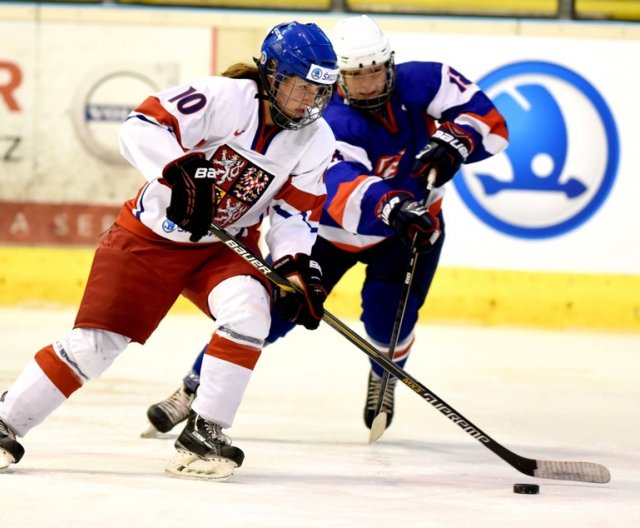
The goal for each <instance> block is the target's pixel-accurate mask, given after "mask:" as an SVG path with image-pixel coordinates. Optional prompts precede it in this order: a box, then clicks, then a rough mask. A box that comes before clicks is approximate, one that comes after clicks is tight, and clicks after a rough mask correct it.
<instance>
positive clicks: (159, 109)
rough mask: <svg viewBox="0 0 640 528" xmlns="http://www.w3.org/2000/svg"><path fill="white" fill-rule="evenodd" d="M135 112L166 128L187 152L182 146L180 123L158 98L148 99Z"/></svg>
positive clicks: (183, 148)
mask: <svg viewBox="0 0 640 528" xmlns="http://www.w3.org/2000/svg"><path fill="white" fill-rule="evenodd" d="M134 112H139V113H141V114H143V115H145V116H147V117H150V118H152V119H154V120H155V121H156V122H157V123H158V124H160V125H162V126H164V127H166V128H167V129H168V130H169V131H170V132H171V133H172V134H173V135H174V136H175V137H176V140H177V141H178V143H179V144H180V147H182V150H184V151H186V150H188V149H186V148H185V147H184V145H183V144H182V138H181V134H180V123H179V122H178V120H177V119H176V118H175V117H174V116H173V115H171V114H170V113H169V112H168V111H167V110H166V109H165V108H164V107H163V106H162V105H161V104H160V101H159V99H158V98H157V97H147V98H146V99H145V100H144V101H142V103H141V104H140V106H138V108H136V109H135V110H134Z"/></svg>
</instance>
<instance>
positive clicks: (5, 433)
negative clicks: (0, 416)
mask: <svg viewBox="0 0 640 528" xmlns="http://www.w3.org/2000/svg"><path fill="white" fill-rule="evenodd" d="M22 455H24V447H22V445H20V443H18V441H17V440H16V435H15V433H14V432H13V431H12V430H11V428H10V427H9V426H8V425H7V424H6V423H4V422H3V421H2V420H0V471H2V470H4V469H7V468H8V467H9V466H10V465H11V464H17V463H18V462H20V459H21V458H22Z"/></svg>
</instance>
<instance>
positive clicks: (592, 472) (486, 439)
mask: <svg viewBox="0 0 640 528" xmlns="http://www.w3.org/2000/svg"><path fill="white" fill-rule="evenodd" d="M210 231H211V232H212V233H213V234H214V235H216V236H217V237H218V238H219V239H220V240H221V241H222V242H223V243H224V244H225V245H226V246H227V247H229V248H230V249H232V250H233V251H235V252H236V253H237V254H238V255H239V256H240V257H241V258H243V259H244V260H246V261H247V262H249V263H250V264H252V265H253V266H254V267H255V268H256V269H257V270H258V271H260V273H262V274H263V275H264V276H265V277H267V278H268V279H269V280H270V281H271V282H273V283H274V284H275V285H276V286H278V287H280V288H282V289H283V290H285V291H296V288H295V287H294V286H293V285H292V284H291V283H290V282H289V281H288V280H287V279H285V278H283V277H281V276H280V275H279V274H278V273H276V272H275V271H274V270H273V269H272V268H271V267H270V266H269V265H267V264H266V263H265V262H264V261H263V260H262V259H260V258H259V257H257V256H256V255H254V254H253V252H252V251H251V250H250V249H248V248H247V247H246V246H245V245H244V244H242V243H241V242H239V241H238V240H236V239H235V238H234V237H233V236H231V235H230V234H229V233H227V232H226V231H225V230H224V229H223V228H222V227H220V226H218V225H217V224H216V223H213V222H212V223H211V226H210ZM322 320H323V321H324V322H325V323H327V324H328V325H329V326H330V327H331V328H333V329H334V330H336V331H337V332H338V333H339V334H340V335H342V336H343V337H345V338H346V339H347V340H348V341H349V342H350V343H352V344H353V345H355V346H356V347H357V348H359V349H360V350H361V351H362V352H364V353H365V354H366V355H367V356H369V357H370V358H371V359H373V360H374V361H375V362H376V363H377V364H378V365H380V367H382V368H383V369H384V370H386V371H387V372H389V373H390V374H393V375H394V376H395V377H396V378H398V380H400V381H401V382H402V383H404V384H405V385H406V386H407V387H409V388H410V389H411V390H412V391H413V392H415V393H416V394H418V395H419V396H420V397H421V398H422V399H423V400H425V401H427V402H428V403H430V404H431V405H433V406H434V407H435V408H436V409H437V410H438V411H440V413H442V414H443V415H445V416H446V417H447V418H449V420H451V421H452V422H453V423H455V424H456V425H457V426H458V427H460V428H461V429H462V430H463V431H465V432H466V433H467V434H468V435H470V436H471V437H473V438H475V439H476V440H477V441H478V442H480V443H481V444H482V445H484V446H485V447H486V448H487V449H489V450H491V451H492V452H493V453H495V454H496V455H498V456H499V457H500V458H501V459H502V460H504V461H505V462H507V463H508V464H509V465H511V466H512V467H514V468H515V469H517V470H518V471H520V472H521V473H524V474H525V475H530V476H535V477H541V478H550V479H555V480H574V481H581V482H596V483H606V482H609V480H610V478H611V477H610V475H609V470H608V469H607V468H606V467H604V466H602V465H600V464H594V463H591V462H554V461H545V460H534V459H530V458H525V457H523V456H520V455H518V454H516V453H514V452H513V451H510V450H509V449H507V448H506V447H504V446H503V445H502V444H500V443H498V442H496V441H495V440H493V439H492V438H491V437H490V436H489V435H488V434H487V433H485V432H484V431H482V430H481V429H480V428H479V427H477V426H476V425H474V424H473V423H472V422H471V421H470V420H468V419H467V418H465V417H464V416H462V414H460V413H459V412H458V411H456V410H455V409H454V408H453V407H452V406H451V405H449V404H448V403H446V402H445V401H444V400H443V399H441V398H440V397H438V396H437V395H436V394H435V393H434V392H433V391H431V390H429V389H428V388H427V387H426V386H424V385H423V384H422V383H420V382H419V381H418V380H417V379H415V378H414V377H413V376H411V375H410V374H409V373H408V372H406V371H405V370H404V369H402V368H400V367H399V366H398V365H396V364H395V363H394V362H393V361H391V360H390V359H389V358H387V357H386V356H385V354H383V353H381V352H379V351H378V350H376V349H375V348H374V347H373V346H372V345H371V344H370V343H369V342H368V341H366V340H365V339H363V338H362V337H361V336H360V335H358V334H357V333H356V332H354V331H353V330H352V329H351V328H349V327H348V326H347V325H345V324H344V323H343V322H342V321H340V320H339V319H338V318H337V317H335V316H334V315H332V314H331V313H330V312H328V311H327V310H325V311H324V315H323V316H322Z"/></svg>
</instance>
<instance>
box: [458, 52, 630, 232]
mask: <svg viewBox="0 0 640 528" xmlns="http://www.w3.org/2000/svg"><path fill="white" fill-rule="evenodd" d="M478 85H479V86H480V87H481V88H482V90H483V91H484V92H485V93H486V94H487V95H488V96H489V97H491V99H492V100H493V102H494V104H495V105H496V107H497V108H498V109H499V110H500V112H501V113H502V115H503V116H504V117H505V119H506V121H507V127H508V129H509V146H508V147H507V149H506V150H505V152H504V153H501V154H498V155H496V156H493V157H491V158H489V159H487V160H484V161H482V162H479V163H473V164H470V165H463V168H462V170H461V172H460V173H458V176H457V177H456V178H454V180H453V181H454V185H455V187H456V189H457V191H458V192H459V193H460V196H461V197H462V199H463V201H464V202H465V203H466V204H467V206H468V207H469V208H470V209H471V211H472V212H473V213H474V214H475V215H476V216H477V217H478V218H479V219H480V220H482V221H483V222H484V223H486V224H487V225H489V226H491V227H493V228H494V229H496V230H498V231H501V232H502V233H505V234H507V235H511V236H515V237H520V238H549V237H554V236H557V235H560V234H563V233H566V232H568V231H571V230H572V229H575V228H576V227H577V226H579V225H580V224H582V223H584V222H585V221H586V220H587V219H588V218H590V217H591V216H592V215H593V214H594V213H595V212H596V211H597V210H598V208H599V207H600V206H601V205H602V204H603V202H604V201H605V199H606V197H607V195H608V194H609V191H610V190H611V187H612V186H613V182H614V179H615V176H616V172H617V169H618V159H619V140H618V132H617V129H616V125H615V121H614V119H613V115H612V113H611V111H610V110H609V107H608V105H607V103H606V102H605V100H604V98H603V97H602V96H601V95H600V93H599V92H598V91H597V90H596V89H595V88H594V87H593V86H592V85H591V84H590V83H589V82H588V81H587V80H586V79H584V78H583V77H582V76H580V75H578V74H577V73H576V72H574V71H572V70H570V69H568V68H566V67H564V66H560V65H557V64H553V63H549V62H517V63H513V64H508V65H506V66H503V67H500V68H498V69H497V70H494V71H493V72H491V73H489V74H488V75H486V76H485V77H484V78H482V79H481V80H480V81H479V82H478Z"/></svg>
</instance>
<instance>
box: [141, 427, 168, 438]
mask: <svg viewBox="0 0 640 528" xmlns="http://www.w3.org/2000/svg"><path fill="white" fill-rule="evenodd" d="M166 437H167V436H166V433H161V432H160V431H158V430H157V429H156V428H155V427H154V426H153V425H149V428H148V429H147V430H146V431H143V432H142V433H140V438H166Z"/></svg>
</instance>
